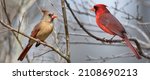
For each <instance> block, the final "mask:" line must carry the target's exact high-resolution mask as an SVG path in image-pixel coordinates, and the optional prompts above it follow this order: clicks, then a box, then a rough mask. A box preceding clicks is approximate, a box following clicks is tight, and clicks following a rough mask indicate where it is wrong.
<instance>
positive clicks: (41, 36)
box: [18, 10, 57, 61]
mask: <svg viewBox="0 0 150 80" xmlns="http://www.w3.org/2000/svg"><path fill="white" fill-rule="evenodd" d="M42 12H43V17H42V19H41V21H40V22H39V23H38V24H37V25H36V26H35V27H34V29H33V30H32V32H31V37H34V38H36V39H38V40H40V41H44V40H45V39H46V38H47V37H48V36H49V34H51V32H52V31H53V27H54V24H53V20H54V19H55V18H56V17H57V16H56V15H54V14H51V13H49V12H48V11H47V10H42ZM34 43H35V41H34V40H31V39H29V42H28V44H27V46H26V47H25V49H24V50H23V51H22V53H21V55H20V56H19V58H18V60H20V61H22V60H23V59H24V57H25V56H26V54H27V52H28V51H29V49H30V48H31V47H32V45H33V44H34ZM39 45H40V43H38V42H37V43H36V45H35V46H36V47H38V46H39Z"/></svg>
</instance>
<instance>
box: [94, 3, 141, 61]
mask: <svg viewBox="0 0 150 80" xmlns="http://www.w3.org/2000/svg"><path fill="white" fill-rule="evenodd" d="M94 9H95V13H96V23H97V25H98V26H99V27H100V28H101V29H102V30H103V31H105V32H106V33H109V34H111V35H118V36H120V37H121V38H122V39H123V40H124V41H125V42H126V45H127V46H128V47H129V48H130V49H131V50H132V51H133V53H134V54H135V56H136V57H137V58H138V59H141V57H140V55H139V53H138V51H137V50H136V49H135V48H134V47H133V46H132V44H131V43H130V41H129V39H128V37H127V36H126V31H125V29H124V27H123V26H122V24H121V23H120V22H119V21H118V20H117V18H115V17H114V16H113V15H112V14H111V13H110V12H109V10H108V9H107V8H106V5H104V4H97V5H95V6H94Z"/></svg>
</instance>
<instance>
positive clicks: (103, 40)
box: [65, 0, 150, 59]
mask: <svg viewBox="0 0 150 80" xmlns="http://www.w3.org/2000/svg"><path fill="white" fill-rule="evenodd" d="M65 3H66V5H67V7H68V9H69V10H70V12H71V14H72V15H73V17H74V19H75V20H76V21H77V23H78V25H79V26H80V27H81V28H82V29H83V30H84V31H85V32H86V33H87V34H88V35H89V36H91V37H93V38H95V39H96V40H98V41H101V42H106V43H121V42H123V40H108V39H103V38H99V37H97V36H95V35H93V34H92V33H90V32H89V31H88V30H87V29H86V28H85V27H84V26H83V25H82V24H81V23H80V21H79V20H78V18H77V17H76V15H75V14H74V12H73V11H72V9H71V7H70V5H69V3H68V2H67V0H65ZM130 41H133V42H135V44H136V46H137V48H138V51H139V54H140V55H141V56H143V57H144V58H147V59H150V56H147V55H145V54H144V53H143V52H142V49H141V46H140V44H139V42H138V41H137V40H136V39H130Z"/></svg>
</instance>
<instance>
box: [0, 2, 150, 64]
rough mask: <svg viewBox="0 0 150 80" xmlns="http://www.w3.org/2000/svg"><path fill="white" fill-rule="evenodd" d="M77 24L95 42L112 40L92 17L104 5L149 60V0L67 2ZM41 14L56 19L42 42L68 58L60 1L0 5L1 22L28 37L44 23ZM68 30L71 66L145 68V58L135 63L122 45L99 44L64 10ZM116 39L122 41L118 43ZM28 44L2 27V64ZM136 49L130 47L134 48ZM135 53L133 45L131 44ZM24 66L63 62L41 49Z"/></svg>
mask: <svg viewBox="0 0 150 80" xmlns="http://www.w3.org/2000/svg"><path fill="white" fill-rule="evenodd" d="M66 1H67V2H68V3H69V5H70V7H71V9H72V10H73V12H74V13H75V16H76V17H77V18H78V19H79V21H80V23H81V24H82V25H83V26H84V27H85V28H86V29H87V30H88V31H89V32H90V33H92V34H94V35H95V36H97V37H100V38H105V39H110V38H111V37H112V36H111V35H109V34H107V33H105V32H103V31H102V30H101V29H100V28H99V27H98V26H97V25H96V22H95V13H94V12H91V11H90V8H92V7H93V6H94V5H95V4H98V3H102V4H105V5H107V6H108V7H107V8H108V9H109V10H110V12H111V13H112V14H113V15H114V16H115V17H116V18H117V19H118V20H119V21H120V22H121V23H122V24H123V25H124V28H125V29H126V31H127V33H128V36H129V37H130V38H134V39H136V40H137V41H138V42H139V43H140V45H141V49H142V51H143V54H144V55H146V56H148V57H149V54H150V36H149V35H150V27H149V26H150V16H149V13H150V1H149V0H66ZM41 9H46V10H48V11H49V12H51V13H54V14H56V15H57V16H58V18H57V19H56V20H55V21H54V24H55V29H54V31H53V33H52V34H51V35H50V36H49V37H48V39H46V42H47V44H50V45H52V46H53V47H54V48H56V49H58V50H59V51H61V52H62V53H63V55H66V50H67V49H66V35H65V28H64V21H63V18H64V17H63V14H62V6H61V0H0V20H1V21H3V22H4V23H6V24H8V25H10V26H11V27H12V28H14V29H16V30H18V31H19V32H23V33H24V34H26V35H30V34H31V31H32V29H33V28H34V26H35V25H36V24H37V23H38V22H39V21H40V19H41V17H42V13H41ZM66 11H67V21H68V29H69V45H70V48H69V52H70V54H69V55H70V57H69V59H70V60H71V62H72V63H149V61H150V59H148V58H145V57H143V58H142V59H141V60H137V59H136V58H135V56H134V55H133V53H132V52H131V50H130V49H129V48H128V47H126V46H125V45H124V43H112V44H109V43H103V42H101V41H97V40H96V39H94V38H92V37H90V36H89V35H88V34H87V33H86V32H85V31H84V30H83V29H82V28H81V27H80V26H79V25H78V23H77V22H76V20H75V19H74V17H73V16H72V14H71V13H70V10H69V9H68V7H67V6H66ZM114 39H117V40H121V39H120V38H119V37H115V38H114ZM27 42H28V38H26V37H24V36H22V35H20V34H18V33H15V32H12V31H10V30H9V29H7V28H6V27H5V26H4V25H1V24H0V62H1V63H14V62H19V61H17V58H18V56H19V55H20V53H21V51H22V49H23V48H24V47H25V46H26V44H27ZM133 44H134V43H133ZM134 46H135V47H136V45H135V44H134ZM22 62H23V63H29V62H32V63H53V62H54V63H60V62H66V60H65V59H63V58H62V57H60V56H59V55H58V54H57V53H56V52H55V51H52V50H51V48H49V47H46V46H43V45H40V46H39V47H37V48H36V47H35V46H32V48H31V49H30V51H29V52H28V56H27V57H26V59H24V60H23V61H22Z"/></svg>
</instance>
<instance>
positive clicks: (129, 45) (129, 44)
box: [123, 35, 141, 59]
mask: <svg viewBox="0 0 150 80" xmlns="http://www.w3.org/2000/svg"><path fill="white" fill-rule="evenodd" d="M123 39H124V41H125V42H126V45H127V46H128V47H129V48H130V49H131V50H132V51H133V53H134V54H135V56H136V58H137V59H141V56H140V55H139V53H138V51H137V50H136V49H135V48H134V47H133V46H132V44H131V43H130V40H129V39H128V37H127V36H126V35H124V38H123Z"/></svg>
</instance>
